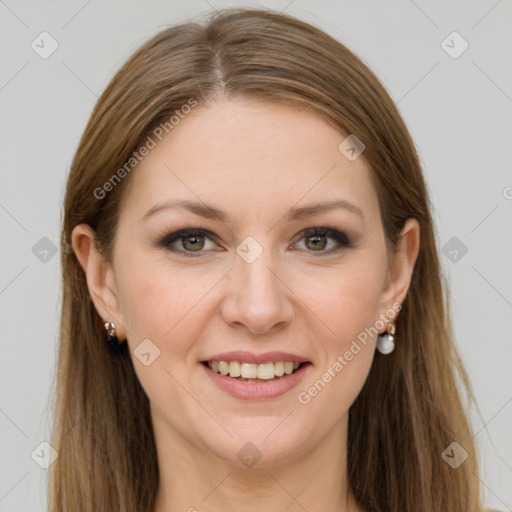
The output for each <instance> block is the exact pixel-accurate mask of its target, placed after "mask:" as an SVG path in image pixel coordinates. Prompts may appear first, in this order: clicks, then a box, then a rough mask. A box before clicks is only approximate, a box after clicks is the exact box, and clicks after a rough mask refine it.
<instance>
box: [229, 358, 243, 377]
mask: <svg viewBox="0 0 512 512" xmlns="http://www.w3.org/2000/svg"><path fill="white" fill-rule="evenodd" d="M229 375H230V377H240V375H242V368H241V364H240V363H239V362H238V361H231V362H230V363H229Z"/></svg>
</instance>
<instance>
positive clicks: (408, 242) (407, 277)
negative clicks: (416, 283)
mask: <svg viewBox="0 0 512 512" xmlns="http://www.w3.org/2000/svg"><path fill="white" fill-rule="evenodd" d="M419 249H420V225H419V223H418V221H417V220H416V219H412V218H411V219H407V221H406V222H405V224H404V227H403V229H402V232H401V234H400V240H399V242H398V247H397V250H396V252H395V253H394V254H393V255H392V257H391V260H390V263H389V270H388V280H387V285H386V288H385V290H384V292H383V295H382V298H383V306H384V308H385V309H389V308H392V307H393V305H394V304H396V303H399V304H402V303H403V301H404V300H405V296H406V295H407V291H408V290H409V285H410V284H411V278H412V273H413V270H414V265H415V264H416V259H417V258H418V253H419Z"/></svg>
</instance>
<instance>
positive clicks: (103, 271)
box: [71, 224, 126, 340]
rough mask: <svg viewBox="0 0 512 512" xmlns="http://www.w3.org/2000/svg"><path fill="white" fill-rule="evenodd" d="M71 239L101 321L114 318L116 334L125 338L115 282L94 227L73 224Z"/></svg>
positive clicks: (111, 320) (112, 320)
mask: <svg viewBox="0 0 512 512" xmlns="http://www.w3.org/2000/svg"><path fill="white" fill-rule="evenodd" d="M71 243H72V246H73V251H74V252H75V255H76V257H77V259H78V262H79V263H80V266H81V267H82V270H83V271H84V274H85V277H86V281H87V288H88V290H89V295H90V297H91V300H92V301H93V303H94V307H95V308H96V311H97V312H98V314H99V315H100V317H101V319H102V320H103V323H105V322H115V324H116V328H117V336H118V338H119V339H120V340H122V339H125V337H126V333H125V329H124V328H123V325H124V322H123V318H122V315H121V312H120V305H119V300H118V297H117V291H116V289H115V286H114V279H113V275H112V273H113V269H112V266H111V265H110V264H109V263H108V262H107V261H106V260H105V258H104V257H103V255H102V254H101V252H100V251H99V250H98V249H97V247H96V244H95V233H94V230H93V229H92V228H91V226H89V225H88V224H79V225H78V226H75V228H74V229H73V232H72V235H71Z"/></svg>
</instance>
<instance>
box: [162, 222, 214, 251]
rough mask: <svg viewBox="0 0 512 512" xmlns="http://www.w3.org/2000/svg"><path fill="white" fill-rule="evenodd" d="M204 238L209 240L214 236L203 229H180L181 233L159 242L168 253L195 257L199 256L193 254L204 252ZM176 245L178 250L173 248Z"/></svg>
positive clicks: (168, 236)
mask: <svg viewBox="0 0 512 512" xmlns="http://www.w3.org/2000/svg"><path fill="white" fill-rule="evenodd" d="M205 238H206V239H210V240H211V239H213V238H214V235H213V233H209V232H207V231H204V230H203V229H182V230H181V231H177V232H176V233H171V234H169V235H167V236H165V237H164V238H163V240H162V241H161V242H160V245H162V246H163V247H165V248H166V249H169V250H170V251H173V252H177V253H180V254H184V255H186V256H191V257H196V256H200V254H194V253H201V252H204V251H202V249H203V248H204V247H205V245H207V244H205V242H204V239H205ZM176 243H177V245H178V246H179V248H176V247H175V246H174V247H173V245H174V244H176ZM207 248H208V247H207Z"/></svg>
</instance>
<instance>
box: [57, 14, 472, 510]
mask: <svg viewBox="0 0 512 512" xmlns="http://www.w3.org/2000/svg"><path fill="white" fill-rule="evenodd" d="M218 97H225V98H233V97H251V98H257V99H261V100H263V101H286V102H294V103H297V104H301V105H302V106H308V107H310V108H313V109H315V110H316V111H317V112H318V113H319V114H320V115H322V116H323V117H324V118H325V119H327V120H329V122H331V123H333V124H334V125H335V126H337V127H338V128H339V129H340V133H345V134H354V135H356V136H357V137H358V138H359V139H360V140H361V141H363V143H364V144H365V146H366V149H365V152H364V158H365V159H366V161H367V163H368V165H369V166H370V168H371V169H372V172H373V174H372V176H373V179H374V182H375V186H376V189H377V192H378V196H379V202H380V209H381V215H382V220H383V225H384V231H385V235H386V239H387V241H388V244H389V247H390V248H391V249H392V248H393V247H396V244H397V242H398V240H399V235H400V231H401V229H402V227H403V225H404V223H405V221H406V220H407V219H408V218H411V217H412V218H415V219H417V220H418V222H419V224H420V229H421V247H420V251H419V255H418V259H417V263H416V266H415V269H414V273H413V277H412V282H411V285H410V288H409V291H408V294H407V297H406V300H405V302H404V304H403V309H402V311H401V313H400V315H399V316H398V319H397V333H398V343H397V347H396V349H395V352H394V353H393V354H392V355H391V356H382V355H381V354H378V353H377V354H376V356H375V359H374V362H373V365H372V368H371V370H370V374H369V376H368V379H367V381H366V383H365V385H364V387H363V390H362V391H361V393H360V394H359V396H358V397H357V399H356V400H355V402H354V404H353V405H352V407H351V409H350V416H349V418H350V419H349V435H348V471H349V478H350V485H351V487H352V490H353V492H354V493H355V496H356V498H357V500H358V501H359V503H360V504H361V505H362V506H363V507H364V508H365V509H366V510H367V511H369V512H377V511H379V512H404V511H415V512H420V511H424V512H432V511H450V512H477V511H479V510H481V509H480V496H479V487H478V477H477V474H478V472H477V460H476V453H475V447H474V443H473V440H472V435H471V431H470V426H469V423H468V420H467V417H466V415H465V411H464V402H463V399H464V398H469V399H471V400H473V395H472V393H471V389H470V386H469V381H468V378H467V375H466V373H465V370H464V368H463V367H462V364H461V361H460V359H459V356H458V354H457V351H456V348H455V346H454V343H453V335H452V332H451V327H450V320H449V315H448V301H447V295H446V284H445V283H444V282H443V278H442V274H441V269H440V265H439V260H438V254H437V248H436V243H435V238H434V230H433V225H432V218H431V213H430V205H429V199H428V194H427V189H426V186H425V182H424V179H423V176H422V171H421V167H420V163H419V159H418V156H417V153H416V150H415V147H414V144H413V141H412V140H411V137H410V135H409V133H408V130H407V128H406V126H405V124H404V122H403V120H402V118H401V117H400V115H399V113H398V111H397V109H396V107H395V105H394V103H393V101H392V100H391V98H390V97H389V95H388V94H387V92H386V91H385V89H384V88H383V86H382V85H381V84H380V83H379V81H378V79H377V78H376V77H375V75H374V74H373V73H372V71H370V69H368V67H366V66H365V65H364V64H363V63H362V62H361V60H360V59H359V58H357V57H356V56H355V55H354V54H353V53H352V52H350V51H349V50H348V49H347V48H346V47H345V46H343V45H342V44H340V43H339V42H337V41H336V40H334V39H333V38H331V37H330V36H328V35H327V34H325V33H324V32H322V31H321V30H319V29H317V28H315V27H312V26H311V25H309V24H307V23H304V22H301V21H299V20H297V19H294V18H293V17H290V16H286V15H283V14H278V13H275V12H272V11H263V10H252V9H230V10H225V11H220V12H217V13H215V14H214V15H212V16H211V17H210V18H209V19H208V20H207V22H206V24H205V25H201V24H197V23H187V24H182V25H179V26H175V27H171V28H168V29H165V30H163V31H161V32H160V33H158V34H157V35H156V36H155V37H153V38H152V39H150V40H149V41H148V42H146V43H145V44H144V45H143V46H142V47H141V48H140V49H139V50H138V51H137V52H136V53H135V54H134V55H133V56H132V57H131V58H130V59H129V60H128V61H127V62H126V63H125V64H124V65H123V67H122V68H121V69H120V70H119V71H118V73H117V74H116V75H115V76H114V78H113V79H112V81H111V82H110V84H109V85H108V87H107V88H106V90H105V91H104V93H103V94H102V95H101V97H100V99H99V101H98V102H97V104H96V106H95V108H94V111H93V112H92V115H91V117H90V120H89V122H88V124H87V127H86V129H85V132H84V134H83V136H82V138H81V141H80V144H79V147H78V149H77V151H76V155H75V158H74V160H73V163H72V166H71V170H70V174H69V179H68V182H67V189H66V196H65V202H64V219H63V228H62V238H61V249H62V271H63V295H62V320H61V330H60V351H59V360H58V373H57V375H58V381H57V404H56V412H55V420H54V429H53V436H52V445H53V446H54V447H55V448H56V449H57V451H58V454H59V456H58V458H57V461H56V462H55V463H54V464H53V465H52V466H51V468H50V485H49V509H50V511H51V512H57V511H58V512H61V511H73V512H93V511H94V512H96V511H98V510H108V511H109V512H114V511H124V512H144V511H146V512H152V510H153V506H154V499H155V496H156V493H157V488H158V484H159V479H158V478H159V477H158V467H157V462H156V449H155V442H154V437H153V433H152V427H151V419H150V414H149V402H148V398H147V396H146V395H145V393H144V391H143V389H142V388H141V386H140V383H139V381H138V379H137V377H136V374H135V371H134V368H133V366H132V363H131V359H130V355H129V353H127V352H126V349H125V350H124V351H122V352H121V353H120V354H111V353H110V352H109V350H108V348H107V346H106V344H105V333H104V330H103V327H102V325H101V321H100V318H99V315H98V313H97V312H96V310H95V308H94V306H93V303H92V301H91V299H90V297H89V293H88V289H87V285H86V281H85V276H84V273H83V271H82V269H81V267H80V266H79V263H78V260H77V258H76V257H75V255H74V254H73V252H72V251H69V250H67V248H69V247H70V244H71V232H72V229H73V228H74V227H75V226H76V225H77V224H80V223H87V224H89V225H90V226H91V227H92V228H93V229H94V230H95V234H96V242H97V244H98V246H99V248H100V250H101V251H102V252H103V254H104V256H105V258H106V259H107V260H110V258H111V255H112V247H113V243H114V240H115V230H116V225H117V219H118V212H119V208H120V201H121V198H122V197H123V193H122V192H123V190H124V189H125V187H126V183H127V182H128V181H129V179H130V176H129V172H127V173H124V174H126V177H124V179H122V180H120V181H119V182H116V183H115V186H112V187H110V188H109V191H108V193H107V194H103V196H104V197H102V198H100V199H98V193H96V194H95V190H98V187H100V188H101V187H102V186H103V185H104V184H105V183H107V182H108V181H109V180H111V179H112V176H113V175H114V174H116V172H117V171H118V169H120V168H121V167H122V166H123V165H125V164H126V162H127V161H128V160H129V159H130V157H131V156H132V154H133V152H134V151H136V150H137V149H138V148H140V147H141V145H143V144H144V143H145V141H147V137H148V135H149V134H151V133H153V132H152V130H154V129H155V127H157V126H158V125H159V124H160V123H162V122H163V121H164V120H167V119H169V117H170V116H171V115H173V113H174V112H175V111H176V110H179V109H180V108H182V107H183V105H185V104H187V102H190V100H191V99H194V100H195V101H197V102H198V104H205V103H207V102H210V101H214V100H215V99H216V98H218ZM169 129H170V128H169ZM340 140H341V139H340ZM125 169H126V168H125ZM133 172H137V171H136V167H135V169H134V171H133ZM458 386H460V389H459V388H458ZM462 392H464V395H463V394H462ZM452 442H457V443H459V445H461V446H462V447H463V448H464V450H465V451H466V452H467V453H468V458H467V460H466V461H465V462H464V463H463V464H462V465H460V466H459V467H458V468H456V469H455V468H452V467H451V466H450V465H449V464H447V462H445V460H444V459H443V457H442V456H441V454H442V453H443V451H444V450H445V449H446V448H447V447H448V446H449V445H450V444H451V443H452Z"/></svg>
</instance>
